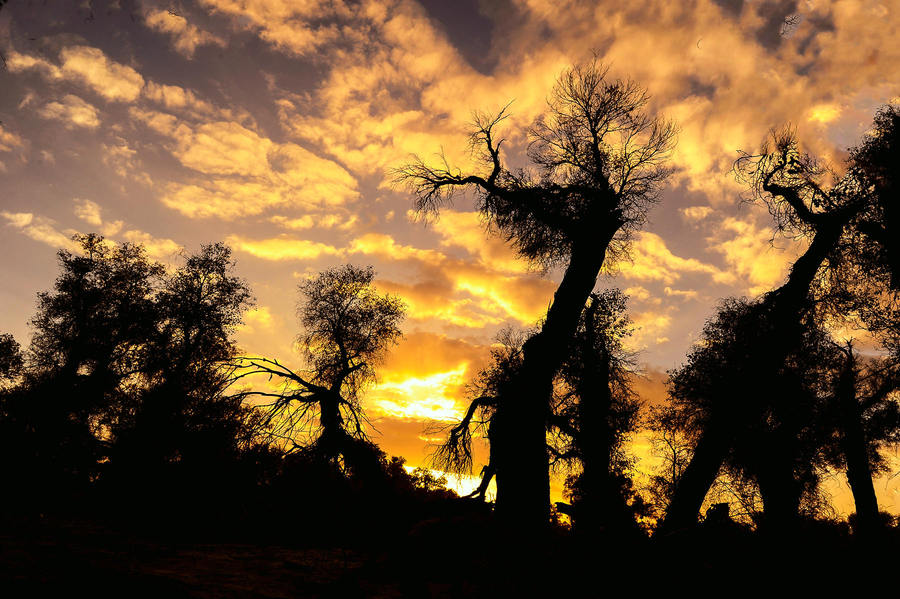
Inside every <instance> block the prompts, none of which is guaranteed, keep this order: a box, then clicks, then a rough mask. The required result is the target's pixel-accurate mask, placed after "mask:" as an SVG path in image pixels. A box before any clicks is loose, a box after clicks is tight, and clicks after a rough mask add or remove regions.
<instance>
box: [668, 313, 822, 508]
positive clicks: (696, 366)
mask: <svg viewBox="0 0 900 599" xmlns="http://www.w3.org/2000/svg"><path fill="white" fill-rule="evenodd" d="M763 303H764V301H762V302H760V301H758V302H749V301H741V300H726V301H725V302H724V303H723V304H722V307H721V308H720V310H719V312H718V314H717V315H716V316H715V318H713V319H711V320H710V321H709V322H707V324H706V326H705V327H704V330H703V336H702V342H701V343H700V344H699V345H698V346H697V347H695V348H694V350H693V351H692V352H691V353H690V354H689V355H688V359H687V361H686V363H685V364H684V365H683V366H682V367H681V368H679V369H677V370H675V371H672V372H670V377H669V387H670V400H671V404H670V407H669V409H668V410H666V412H665V413H664V414H663V418H664V422H663V424H665V425H667V426H668V427H670V430H668V431H666V430H665V429H664V430H663V434H669V436H670V438H672V439H673V441H675V442H676V443H678V442H680V441H679V440H678V436H679V435H680V436H681V438H682V439H688V440H691V441H693V442H694V443H696V444H699V441H700V440H701V439H702V438H703V436H704V435H705V434H708V431H710V430H714V429H717V428H725V429H727V430H728V435H729V436H730V437H729V450H728V454H727V456H726V457H725V458H724V459H723V464H722V465H721V470H720V473H719V474H723V475H725V476H727V477H728V478H729V482H728V483H727V484H726V488H728V487H730V488H735V487H741V486H742V484H741V481H744V482H747V481H749V482H752V483H753V484H755V485H758V487H759V490H760V492H761V495H762V500H763V503H764V507H765V515H766V518H767V520H768V521H769V522H777V523H784V522H788V521H790V520H791V519H792V518H795V517H796V515H797V514H798V513H799V512H800V510H801V507H802V506H812V505H816V504H817V503H818V483H819V475H820V472H821V471H822V470H823V468H824V462H823V459H822V454H821V447H822V444H823V440H822V438H821V437H820V436H819V432H818V430H817V420H818V414H819V412H820V410H821V409H822V406H823V405H824V404H825V403H826V402H827V401H828V397H829V394H830V392H831V388H830V386H829V374H830V369H831V368H832V367H833V365H834V364H835V363H836V362H835V360H836V355H835V352H834V346H833V344H832V343H831V341H830V338H829V336H828V334H827V333H826V332H825V331H824V330H823V329H822V328H821V326H819V325H818V323H817V322H816V321H815V320H814V318H813V315H812V314H809V313H808V314H807V315H806V319H805V321H804V322H803V323H801V325H802V328H801V332H800V339H799V340H798V341H797V345H796V346H795V347H794V348H792V349H791V351H790V352H789V353H787V354H786V355H785V356H784V361H783V362H782V364H781V365H779V366H778V367H777V368H775V369H773V370H772V371H770V372H768V373H766V379H765V381H763V382H761V383H756V387H754V388H756V389H760V390H763V389H764V390H766V391H767V394H766V396H764V397H759V398H755V399H756V402H757V403H756V404H752V403H748V402H749V400H745V398H744V397H743V396H742V395H740V394H739V393H737V392H736V391H737V389H738V388H740V387H741V386H747V385H748V384H751V381H748V380H747V379H746V378H745V377H749V376H751V375H752V374H756V373H757V371H747V370H745V368H746V366H747V365H748V364H752V365H755V364H756V363H757V362H756V360H757V359H758V358H756V356H757V355H759V354H762V353H764V352H765V351H767V350H768V349H769V347H770V345H771V342H770V340H768V339H765V338H762V339H761V338H758V337H757V336H756V334H755V328H756V327H758V326H759V313H758V311H757V310H758V308H759V306H760V305H761V304H763ZM736 399H737V401H736ZM759 403H762V404H763V405H762V407H761V408H760V406H759ZM758 409H761V410H762V412H761V413H756V410H758ZM675 427H677V428H678V429H679V430H677V431H675V430H671V429H672V428H675ZM676 448H677V449H676ZM671 449H672V450H673V452H674V451H678V452H679V453H680V451H681V448H680V447H677V446H675V447H672V448H671ZM681 457H682V456H680V455H677V456H676V459H678V458H681ZM673 467H674V465H673ZM683 467H684V465H683V461H682V462H681V464H680V465H679V468H683ZM683 471H684V470H682V472H683ZM743 503H748V502H746V501H744V502H743Z"/></svg>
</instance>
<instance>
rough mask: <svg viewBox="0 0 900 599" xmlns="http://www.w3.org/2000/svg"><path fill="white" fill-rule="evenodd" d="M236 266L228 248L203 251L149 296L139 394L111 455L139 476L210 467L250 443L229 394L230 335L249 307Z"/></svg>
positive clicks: (244, 415) (239, 408)
mask: <svg viewBox="0 0 900 599" xmlns="http://www.w3.org/2000/svg"><path fill="white" fill-rule="evenodd" d="M234 267H235V264H234V261H233V260H232V258H231V250H230V248H228V246H226V245H225V244H223V243H215V244H209V245H203V246H201V248H200V250H199V251H198V252H196V253H194V254H190V255H186V256H184V263H183V264H182V265H181V266H180V267H178V268H177V269H175V270H174V271H173V272H171V273H170V274H167V275H166V276H165V277H164V280H163V282H162V284H161V286H160V289H159V290H158V292H157V293H156V294H155V296H154V303H153V307H154V314H155V318H156V323H155V327H154V332H153V335H152V336H151V337H150V338H149V339H148V340H147V345H148V347H149V351H148V352H147V358H146V363H145V366H144V376H145V383H144V389H143V390H141V391H140V392H136V393H133V394H132V404H131V405H130V406H128V409H126V410H124V411H123V413H122V414H121V416H120V419H119V422H118V424H117V426H116V428H115V429H114V431H113V433H114V436H115V444H116V450H117V452H118V456H117V457H118V458H119V459H120V460H123V461H124V462H125V464H123V467H125V468H128V469H132V470H135V471H139V472H140V471H142V470H143V472H141V473H140V476H143V477H147V476H148V472H146V469H147V468H160V467H165V466H166V465H167V464H168V463H170V462H172V460H174V459H177V460H178V461H179V462H182V463H188V462H191V463H195V464H196V465H198V467H199V468H201V469H202V468H207V469H208V468H209V467H210V465H211V464H213V463H215V462H217V461H218V462H224V461H227V459H228V458H229V457H233V456H234V455H235V454H236V453H237V451H238V449H239V447H238V446H239V445H241V444H244V443H246V442H247V441H248V435H249V434H250V429H251V427H250V426H249V423H248V422H247V419H248V418H250V417H251V413H250V412H249V411H248V410H247V409H246V408H244V407H243V405H242V396H241V395H240V394H229V393H227V391H228V388H229V386H230V385H231V382H232V380H231V379H232V374H233V369H232V368H231V367H229V364H230V362H231V361H232V360H233V358H235V357H236V355H237V347H236V345H235V342H234V340H233V339H232V336H233V334H234V332H235V329H236V327H237V326H238V325H239V324H240V323H241V322H242V319H243V314H244V313H245V311H246V310H247V309H248V308H249V307H250V306H251V305H252V299H251V297H250V290H249V288H248V287H247V284H246V283H245V282H244V281H243V280H241V279H240V278H239V277H237V276H236V275H235V274H234ZM217 454H222V455H217ZM200 464H202V465H203V466H202V467H201V466H199V465H200Z"/></svg>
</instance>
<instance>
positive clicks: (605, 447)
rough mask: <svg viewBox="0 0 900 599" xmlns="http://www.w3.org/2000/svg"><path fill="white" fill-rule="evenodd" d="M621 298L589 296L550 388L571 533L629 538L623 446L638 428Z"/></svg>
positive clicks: (614, 293) (612, 293)
mask: <svg viewBox="0 0 900 599" xmlns="http://www.w3.org/2000/svg"><path fill="white" fill-rule="evenodd" d="M626 301H627V298H626V296H625V295H624V294H622V292H620V291H619V290H618V289H611V290H607V291H604V292H603V293H600V294H591V298H590V301H589V303H588V305H587V307H586V308H585V309H584V311H583V313H582V317H581V320H580V322H579V325H578V329H577V330H576V332H575V337H574V339H573V341H572V344H571V347H570V350H569V355H568V357H567V358H566V359H565V361H564V362H563V365H562V368H561V369H560V375H559V382H558V383H557V384H556V385H555V387H556V389H557V392H556V399H555V401H554V405H553V414H552V416H551V420H550V424H551V433H552V434H553V437H554V439H555V441H556V442H555V443H554V444H553V445H554V446H551V456H553V458H555V459H557V460H559V461H560V462H561V463H565V464H567V465H568V466H569V468H570V469H571V470H572V471H573V472H574V473H573V474H572V476H570V477H569V479H568V480H567V483H566V489H567V491H568V493H569V495H570V497H571V499H572V502H573V508H574V510H573V513H574V520H575V527H576V530H579V531H581V532H582V533H585V534H588V535H590V534H595V533H596V532H598V531H599V530H607V531H619V532H622V531H629V532H634V531H636V529H637V527H636V522H635V517H634V514H633V513H632V511H631V510H630V508H629V506H628V503H629V502H631V504H632V505H633V506H634V507H637V508H638V510H639V511H640V506H641V503H642V502H641V501H640V500H639V499H638V497H637V496H636V495H634V493H633V492H632V483H631V479H630V477H629V475H628V471H629V470H630V468H631V466H632V462H633V459H632V458H631V457H630V456H629V455H628V453H627V451H626V449H625V443H626V441H627V440H628V438H629V437H630V436H631V434H632V433H634V432H635V430H636V429H637V426H638V413H639V410H640V402H639V400H638V398H637V396H636V394H635V393H634V391H633V390H632V381H633V379H634V377H635V375H636V370H637V368H636V365H635V364H634V360H633V356H632V355H631V354H629V353H628V352H627V351H626V350H625V348H624V346H623V342H624V340H625V339H626V338H627V337H628V336H630V335H631V332H632V327H631V321H630V319H629V318H628V315H627V312H626Z"/></svg>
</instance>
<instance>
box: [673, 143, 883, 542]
mask: <svg viewBox="0 0 900 599" xmlns="http://www.w3.org/2000/svg"><path fill="white" fill-rule="evenodd" d="M735 172H736V174H737V175H738V177H739V179H740V180H743V181H745V182H747V183H748V185H749V186H750V189H751V192H752V198H753V199H755V200H757V201H761V202H763V203H764V204H765V205H766V206H767V207H768V209H769V212H770V213H771V214H772V216H773V218H774V221H775V225H776V227H777V228H778V229H779V230H781V231H783V232H785V233H786V234H789V235H796V236H799V237H802V238H806V239H809V241H810V243H809V246H808V248H807V249H806V251H805V252H804V254H803V255H801V256H800V257H799V258H798V259H797V260H796V262H794V264H793V266H792V267H791V270H790V274H789V276H788V279H787V281H786V282H785V283H784V284H783V285H782V286H781V287H779V288H778V289H776V290H774V291H771V292H769V293H768V294H766V295H765V296H764V297H763V298H762V299H761V300H760V301H758V302H755V303H754V304H752V305H750V306H747V309H746V310H743V311H742V314H741V315H740V318H741V321H742V322H743V323H744V324H743V325H742V326H741V327H740V330H742V331H743V332H742V333H741V338H740V339H735V340H733V342H732V346H730V349H729V351H738V352H744V355H743V356H742V358H741V359H739V360H733V361H732V362H733V363H735V364H737V365H738V366H739V370H737V371H730V372H728V371H725V372H720V373H719V375H718V376H720V377H722V378H724V379H727V380H729V381H730V382H731V389H732V390H731V391H729V392H728V394H729V395H731V397H732V398H733V399H732V401H733V402H734V403H735V404H736V405H737V406H739V407H738V408H737V409H735V410H729V411H728V413H727V414H728V415H727V416H724V417H721V418H719V417H717V418H715V419H711V420H710V421H709V422H707V423H706V425H705V428H704V432H703V434H702V435H701V436H700V437H699V438H698V439H697V443H696V445H695V448H694V453H693V457H692V459H691V462H690V464H689V465H688V466H687V467H686V469H685V471H684V472H683V474H682V476H681V478H680V479H679V481H678V483H677V486H676V489H675V493H674V495H673V497H672V500H671V502H670V504H669V508H668V510H667V512H666V517H665V520H664V521H663V523H662V525H661V527H660V531H661V532H667V531H671V530H673V529H678V528H684V527H687V526H690V525H691V524H692V523H693V522H695V521H696V517H697V513H698V510H699V508H700V505H701V504H702V502H703V499H704V497H705V496H706V493H707V491H708V490H709V488H710V486H711V485H712V483H713V481H714V480H715V478H716V475H717V473H718V472H719V470H720V468H721V466H722V464H723V462H724V461H725V458H726V456H727V454H728V452H729V451H730V449H731V448H732V447H733V444H734V434H735V432H736V431H739V430H741V428H742V427H743V426H745V425H747V424H748V423H754V422H759V421H760V419H761V418H762V417H763V414H765V413H766V411H767V410H768V409H772V410H774V412H773V413H774V414H775V415H776V417H777V418H779V419H782V420H783V421H784V422H787V421H788V420H789V419H790V414H791V398H790V397H784V396H783V394H782V393H781V392H780V391H779V389H778V388H777V386H773V382H775V381H776V380H777V376H776V375H777V373H778V372H779V370H780V369H781V367H782V365H783V364H784V363H785V361H786V360H787V358H788V356H790V355H791V354H792V353H794V354H795V355H796V350H797V349H798V348H799V347H801V345H802V340H803V334H804V326H803V323H804V322H807V323H808V322H809V320H808V318H809V317H810V314H811V311H812V309H813V308H814V306H815V302H813V301H811V296H810V292H811V289H812V288H813V286H814V283H816V281H817V275H819V273H820V269H821V268H822V266H823V264H826V263H827V264H829V266H831V265H832V264H833V263H835V262H839V261H840V259H841V255H842V253H844V252H846V248H845V247H844V246H843V244H842V242H845V241H846V238H845V236H844V235H845V233H846V229H847V227H848V225H849V224H850V223H851V222H852V221H853V219H854V218H855V217H857V216H858V215H859V214H860V213H862V212H863V210H865V208H866V206H867V202H868V199H869V198H868V194H866V193H865V190H864V189H862V187H861V185H860V182H859V180H858V179H857V178H855V177H853V176H852V172H851V174H848V175H847V176H845V177H843V178H842V179H840V180H839V181H838V182H837V183H835V184H834V185H832V186H831V187H828V185H827V181H826V180H827V178H828V176H829V175H831V174H832V173H831V172H830V171H829V170H828V169H827V168H826V167H825V166H823V165H822V164H821V163H820V162H819V161H817V160H816V159H815V158H813V157H811V156H809V155H806V154H803V153H801V152H800V151H799V149H798V144H797V141H796V138H795V136H794V133H793V131H791V130H790V129H784V130H781V131H779V132H775V133H773V134H772V139H771V141H767V142H766V143H765V144H764V146H763V149H762V151H761V152H760V153H759V154H756V155H750V154H743V155H742V156H741V158H740V159H739V160H738V161H737V162H736V164H735ZM723 392H724V391H723ZM780 438H781V440H783V441H784V442H785V443H788V444H790V440H789V438H790V433H789V432H787V430H786V429H785V433H784V435H783V436H782V437H780ZM769 453H770V455H769V456H768V457H769V458H771V461H770V462H769V464H768V465H769V466H770V467H771V470H770V471H769V472H768V473H767V476H769V479H770V480H772V481H773V484H772V485H769V489H771V490H773V491H776V490H777V493H775V494H774V495H771V496H770V506H771V509H770V515H772V516H773V519H781V520H783V523H784V524H785V525H787V523H788V522H790V521H792V520H793V518H792V516H793V515H795V513H796V510H795V509H794V508H793V506H794V505H795V502H794V499H795V498H796V497H797V493H796V490H797V482H798V481H797V480H796V479H795V478H794V477H793V476H792V475H791V474H790V473H791V472H792V470H791V468H790V467H789V466H790V465H789V462H788V456H789V455H790V452H788V453H786V454H784V455H783V456H779V455H778V454H776V453H775V452H769ZM779 461H780V465H779V466H777V467H776V464H775V462H779ZM776 496H777V499H776ZM775 502H778V503H780V508H777V509H776V508H775V506H774V503H775ZM775 513H778V514H779V515H778V516H775Z"/></svg>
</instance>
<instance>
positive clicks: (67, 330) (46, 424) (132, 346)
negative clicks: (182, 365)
mask: <svg viewBox="0 0 900 599" xmlns="http://www.w3.org/2000/svg"><path fill="white" fill-rule="evenodd" d="M73 240H74V241H75V242H76V243H77V244H78V245H79V246H80V250H81V251H80V252H79V253H77V254H75V253H72V252H69V251H67V250H60V251H59V252H58V253H57V256H58V260H59V265H60V270H61V272H60V275H59V276H58V277H57V279H56V281H55V283H54V287H53V290H52V291H47V292H41V293H39V294H38V309H37V314H36V315H35V317H34V318H33V319H32V321H31V325H32V327H33V328H34V331H35V332H34V335H33V337H32V340H31V345H30V349H29V352H28V355H27V359H26V366H27V368H26V383H25V387H26V389H25V390H26V393H24V395H23V396H22V397H21V399H20V401H21V405H20V406H19V407H18V408H17V413H18V417H19V418H21V419H23V421H24V422H23V428H24V429H26V430H34V431H35V437H34V438H35V444H36V446H35V448H34V451H35V452H36V454H35V455H41V456H46V462H47V463H46V464H45V465H46V466H47V467H48V468H51V469H56V468H61V469H63V470H68V471H70V472H72V473H73V474H75V475H76V477H78V478H80V479H81V480H86V479H87V478H88V477H89V476H90V475H91V474H92V473H93V471H94V469H95V467H96V464H97V461H98V460H99V459H100V458H101V457H103V454H104V453H105V452H106V449H107V444H106V440H107V438H108V435H109V432H110V428H111V427H112V426H114V425H115V420H116V418H117V415H118V414H119V412H120V409H121V407H122V405H123V402H126V401H127V392H128V388H129V386H130V385H132V384H133V382H134V381H135V378H136V377H139V376H140V375H141V373H142V372H143V369H144V365H145V360H146V357H147V353H146V352H147V349H148V342H147V341H148V339H150V338H151V337H152V335H153V331H154V327H155V324H156V312H155V306H154V303H153V294H154V292H155V290H156V288H157V286H158V285H159V282H160V279H161V277H162V274H163V272H164V269H163V267H162V266H161V265H160V264H157V263H155V262H152V261H150V260H149V259H148V258H147V255H146V252H145V251H144V248H143V247H142V246H140V245H135V244H130V243H123V244H120V245H115V244H111V243H108V242H107V241H105V240H104V239H103V237H101V236H99V235H96V234H88V235H76V236H74V237H73ZM50 437H56V439H55V440H51V439H50ZM37 445H39V446H40V447H37ZM53 447H55V448H56V449H51V448H53ZM40 459H41V460H44V458H40Z"/></svg>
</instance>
